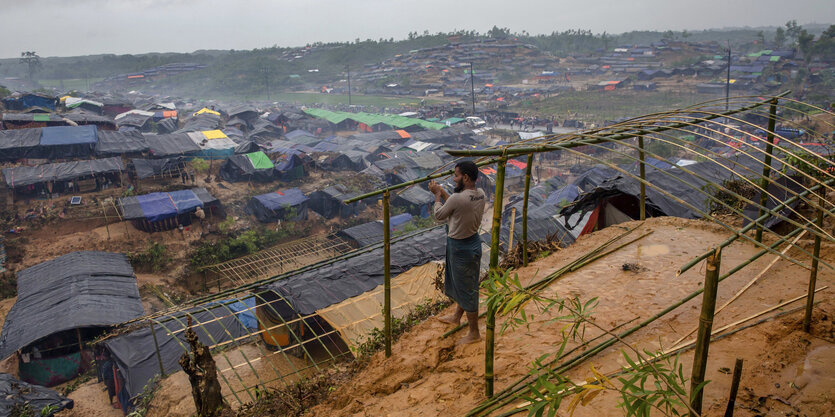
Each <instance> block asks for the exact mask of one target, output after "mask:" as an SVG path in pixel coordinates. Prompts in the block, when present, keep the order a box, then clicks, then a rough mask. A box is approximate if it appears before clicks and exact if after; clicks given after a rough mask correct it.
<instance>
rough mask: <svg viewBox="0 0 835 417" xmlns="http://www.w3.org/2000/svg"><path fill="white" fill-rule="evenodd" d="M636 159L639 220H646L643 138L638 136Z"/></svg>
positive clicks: (645, 172) (645, 171) (645, 169)
mask: <svg viewBox="0 0 835 417" xmlns="http://www.w3.org/2000/svg"><path fill="white" fill-rule="evenodd" d="M638 157H639V158H640V159H641V167H640V170H641V172H640V173H641V201H640V207H639V208H640V213H641V220H646V219H647V186H646V184H645V182H646V180H647V168H646V163H645V162H644V157H645V155H644V137H643V136H638Z"/></svg>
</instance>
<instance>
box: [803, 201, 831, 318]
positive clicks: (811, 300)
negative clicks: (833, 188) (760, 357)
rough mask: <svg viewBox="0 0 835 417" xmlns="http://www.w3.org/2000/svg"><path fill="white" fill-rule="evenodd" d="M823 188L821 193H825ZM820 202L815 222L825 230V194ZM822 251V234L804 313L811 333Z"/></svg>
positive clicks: (811, 274)
mask: <svg viewBox="0 0 835 417" xmlns="http://www.w3.org/2000/svg"><path fill="white" fill-rule="evenodd" d="M825 192H826V191H825V190H821V193H825ZM819 198H820V201H819V203H818V218H817V222H816V223H815V224H816V225H817V226H818V229H819V230H823V210H822V209H821V207H823V203H824V195H823V194H821V195H820V196H819ZM820 253H821V237H820V234H816V235H815V249H814V250H813V251H812V271H811V273H810V275H809V295H808V296H807V297H806V314H805V315H803V331H804V332H806V333H809V332H810V330H811V329H812V306H813V305H814V304H815V285H816V283H817V280H818V259H819V256H820Z"/></svg>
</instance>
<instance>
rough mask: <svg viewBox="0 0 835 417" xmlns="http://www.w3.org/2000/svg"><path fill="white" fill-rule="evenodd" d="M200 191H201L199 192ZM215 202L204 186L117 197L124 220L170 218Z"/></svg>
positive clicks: (152, 220)
mask: <svg viewBox="0 0 835 417" xmlns="http://www.w3.org/2000/svg"><path fill="white" fill-rule="evenodd" d="M201 191H202V192H201ZM215 202H217V199H216V198H214V197H213V196H212V195H211V194H209V192H208V191H206V189H205V188H195V189H193V190H180V191H171V192H167V193H150V194H144V195H140V196H136V197H123V198H120V199H119V206H120V207H121V209H122V217H123V218H124V219H125V220H135V219H145V220H147V221H149V222H155V221H160V220H165V219H170V218H172V217H175V216H177V215H180V214H185V213H191V212H193V211H195V210H196V209H197V207H204V206H207V205H212V204H214V203H215Z"/></svg>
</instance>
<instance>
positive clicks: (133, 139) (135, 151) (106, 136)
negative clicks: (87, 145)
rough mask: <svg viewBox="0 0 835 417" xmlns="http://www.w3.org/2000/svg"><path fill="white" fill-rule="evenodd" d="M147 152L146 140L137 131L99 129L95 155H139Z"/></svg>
mask: <svg viewBox="0 0 835 417" xmlns="http://www.w3.org/2000/svg"><path fill="white" fill-rule="evenodd" d="M144 152H148V141H146V140H145V137H144V136H142V133H140V132H137V131H135V130H134V131H127V132H124V131H122V132H120V131H109V130H101V131H99V142H98V143H97V144H96V155H98V156H116V155H139V154H142V153H144Z"/></svg>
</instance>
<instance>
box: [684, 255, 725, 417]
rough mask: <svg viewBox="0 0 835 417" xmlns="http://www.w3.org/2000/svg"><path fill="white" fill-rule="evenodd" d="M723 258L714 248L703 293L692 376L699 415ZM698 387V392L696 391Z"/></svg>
mask: <svg viewBox="0 0 835 417" xmlns="http://www.w3.org/2000/svg"><path fill="white" fill-rule="evenodd" d="M721 260H722V248H716V249H714V252H713V254H711V255H710V256H708V258H707V267H706V271H705V286H704V294H703V295H702V313H701V315H700V316H699V334H698V336H697V337H696V353H695V355H694V357H693V371H692V373H691V376H690V408H692V409H693V411H694V412H695V414H694V415H693V417H698V416H700V415H701V414H702V397H703V395H704V389H702V387H700V385H702V383H703V382H704V380H705V371H706V370H707V354H708V350H709V348H710V331H711V328H712V327H713V313H714V310H715V309H716V290H717V288H718V287H719V267H720V264H721ZM697 389H698V392H697V391H696V390H697Z"/></svg>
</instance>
